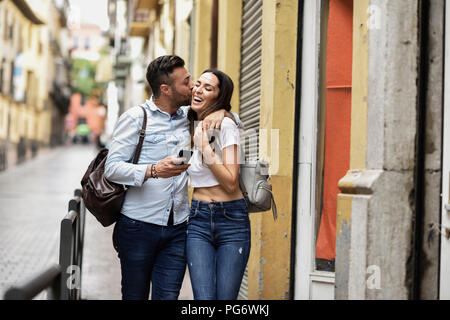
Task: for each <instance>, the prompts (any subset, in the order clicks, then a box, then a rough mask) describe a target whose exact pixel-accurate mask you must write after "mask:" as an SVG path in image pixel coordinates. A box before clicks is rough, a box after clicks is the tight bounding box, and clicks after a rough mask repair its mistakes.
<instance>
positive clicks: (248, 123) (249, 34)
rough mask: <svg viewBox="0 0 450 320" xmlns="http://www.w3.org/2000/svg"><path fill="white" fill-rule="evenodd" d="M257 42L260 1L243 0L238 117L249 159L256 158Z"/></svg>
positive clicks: (258, 87) (257, 104) (257, 113)
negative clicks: (243, 127) (241, 124)
mask: <svg viewBox="0 0 450 320" xmlns="http://www.w3.org/2000/svg"><path fill="white" fill-rule="evenodd" d="M261 42H262V0H243V6H242V39H241V72H240V85H239V88H240V90H239V91H240V92H239V93H240V101H239V103H240V109H239V116H240V118H241V120H242V121H243V122H244V125H245V129H246V134H245V135H244V137H243V139H245V140H243V142H244V141H245V143H246V145H245V147H246V148H245V149H246V156H247V158H248V159H249V160H250V161H252V160H256V159H257V158H258V146H259V142H258V140H259V106H260V94H261V85H260V82H261Z"/></svg>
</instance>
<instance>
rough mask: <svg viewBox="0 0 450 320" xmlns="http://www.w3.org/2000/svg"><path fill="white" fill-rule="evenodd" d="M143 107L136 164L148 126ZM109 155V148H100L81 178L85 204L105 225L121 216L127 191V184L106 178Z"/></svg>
mask: <svg viewBox="0 0 450 320" xmlns="http://www.w3.org/2000/svg"><path fill="white" fill-rule="evenodd" d="M141 108H142V110H143V111H144V122H143V123H142V129H141V130H140V131H139V143H138V145H137V147H136V152H135V154H134V159H133V163H134V164H137V163H138V161H139V156H140V154H141V150H142V144H143V142H144V137H145V128H146V127H147V112H146V111H145V109H144V108H143V107H142V106H141ZM107 156H108V149H106V148H104V149H102V150H100V151H99V153H98V154H97V156H96V157H95V159H94V160H92V162H91V163H90V164H89V167H88V168H87V170H86V173H85V174H84V176H83V179H81V187H82V190H81V197H82V198H83V200H84V204H85V206H86V208H87V209H88V210H89V211H90V212H91V213H92V214H93V215H94V216H95V217H96V218H97V220H98V221H99V222H100V223H101V224H102V225H103V226H104V227H108V226H110V225H112V224H113V223H114V222H116V221H117V219H118V218H119V215H120V211H121V209H122V204H123V201H124V200H125V193H126V191H127V187H126V186H125V185H122V184H118V183H114V182H112V181H109V180H108V179H106V178H105V175H104V172H105V163H106V158H107Z"/></svg>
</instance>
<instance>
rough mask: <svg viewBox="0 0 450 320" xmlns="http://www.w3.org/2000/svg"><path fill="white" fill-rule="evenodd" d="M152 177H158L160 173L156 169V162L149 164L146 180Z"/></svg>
mask: <svg viewBox="0 0 450 320" xmlns="http://www.w3.org/2000/svg"><path fill="white" fill-rule="evenodd" d="M149 178H152V179H158V173H157V171H156V164H149V165H148V166H147V171H146V172H145V180H144V181H146V180H147V179H149Z"/></svg>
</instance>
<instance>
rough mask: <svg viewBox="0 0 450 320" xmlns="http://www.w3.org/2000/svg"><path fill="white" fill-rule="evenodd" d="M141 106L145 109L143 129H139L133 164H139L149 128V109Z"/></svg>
mask: <svg viewBox="0 0 450 320" xmlns="http://www.w3.org/2000/svg"><path fill="white" fill-rule="evenodd" d="M140 107H141V108H142V111H144V121H143V122H142V129H141V130H139V142H138V145H137V147H136V151H135V153H134V159H133V164H137V163H138V161H139V157H140V155H141V150H142V145H143V144H144V138H145V129H146V128H147V111H145V108H144V107H143V106H140Z"/></svg>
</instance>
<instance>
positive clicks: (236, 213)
mask: <svg viewBox="0 0 450 320" xmlns="http://www.w3.org/2000/svg"><path fill="white" fill-rule="evenodd" d="M223 215H224V216H225V218H227V219H228V220H231V221H236V222H247V221H248V211H247V210H240V209H224V210H223Z"/></svg>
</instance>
